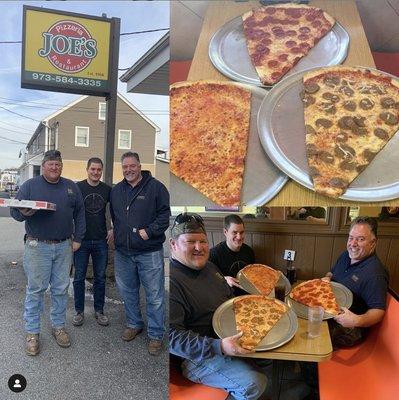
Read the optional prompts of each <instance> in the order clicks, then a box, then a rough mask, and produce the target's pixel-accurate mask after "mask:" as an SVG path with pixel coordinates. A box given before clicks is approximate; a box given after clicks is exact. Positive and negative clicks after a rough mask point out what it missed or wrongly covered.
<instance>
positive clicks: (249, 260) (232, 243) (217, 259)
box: [209, 214, 255, 295]
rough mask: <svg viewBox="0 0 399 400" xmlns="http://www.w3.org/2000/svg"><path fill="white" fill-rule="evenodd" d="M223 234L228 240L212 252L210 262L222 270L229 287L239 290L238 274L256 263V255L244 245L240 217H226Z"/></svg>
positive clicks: (243, 232) (242, 223) (243, 233)
mask: <svg viewBox="0 0 399 400" xmlns="http://www.w3.org/2000/svg"><path fill="white" fill-rule="evenodd" d="M223 233H224V236H226V240H225V241H224V242H221V243H219V244H218V245H216V246H215V247H213V248H212V249H211V250H210V255H209V261H211V262H213V263H214V264H215V265H216V266H217V267H218V268H219V269H220V271H221V272H222V274H223V275H224V277H225V279H226V281H227V283H228V284H229V286H236V287H238V288H239V285H238V280H237V279H236V276H237V273H238V272H239V271H240V270H241V269H242V268H244V267H245V266H246V265H248V264H253V263H254V262H255V253H254V251H253V250H252V248H251V247H250V246H248V245H247V244H245V243H244V239H245V230H244V222H243V220H242V219H241V218H240V217H239V216H238V215H235V214H231V215H228V216H227V217H225V219H224V229H223ZM236 290H238V289H235V291H236ZM235 294H236V295H237V294H241V293H235Z"/></svg>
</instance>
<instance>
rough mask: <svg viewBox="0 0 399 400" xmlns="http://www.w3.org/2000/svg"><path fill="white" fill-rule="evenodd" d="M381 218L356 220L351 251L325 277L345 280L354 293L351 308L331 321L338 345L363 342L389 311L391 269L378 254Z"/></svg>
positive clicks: (333, 337)
mask: <svg viewBox="0 0 399 400" xmlns="http://www.w3.org/2000/svg"><path fill="white" fill-rule="evenodd" d="M376 244H377V221H376V219H374V218H370V217H357V218H356V219H355V220H353V221H352V223H351V226H350V230H349V237H348V241H347V250H346V251H345V252H344V253H343V254H341V256H340V257H339V258H338V260H337V262H336V264H335V265H334V267H333V268H332V269H331V272H329V273H327V275H326V277H325V278H323V279H326V280H330V279H331V280H332V281H335V282H339V283H342V284H343V285H344V286H346V287H347V288H349V289H350V290H351V291H352V293H353V303H352V306H351V307H350V309H347V308H344V309H343V313H341V314H339V315H338V316H336V317H335V318H334V319H335V323H334V321H333V322H332V323H330V332H331V337H332V341H333V345H334V346H335V347H351V346H353V345H355V344H357V343H359V342H360V341H362V340H363V339H364V337H365V334H366V332H367V328H368V327H370V326H373V325H375V324H377V323H378V322H380V321H381V320H382V319H383V317H384V314H385V307H386V296H387V290H388V281H389V277H388V272H387V270H386V269H385V267H384V266H383V264H382V263H381V261H380V259H379V258H378V257H377V255H376V254H375V248H376Z"/></svg>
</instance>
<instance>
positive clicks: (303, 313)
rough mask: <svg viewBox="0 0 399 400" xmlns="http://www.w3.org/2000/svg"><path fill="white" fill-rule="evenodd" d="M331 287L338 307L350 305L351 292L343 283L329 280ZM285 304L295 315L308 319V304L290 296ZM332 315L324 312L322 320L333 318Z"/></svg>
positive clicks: (351, 299)
mask: <svg viewBox="0 0 399 400" xmlns="http://www.w3.org/2000/svg"><path fill="white" fill-rule="evenodd" d="M330 283H331V287H332V290H333V292H334V295H335V298H336V299H337V303H338V305H339V306H340V307H346V308H349V307H350V306H351V305H352V301H353V294H352V292H351V291H350V290H349V289H348V288H347V287H346V286H344V285H342V284H341V283H338V282H333V281H331V282H330ZM287 304H288V305H289V306H290V307H291V308H292V310H294V311H295V313H296V315H297V316H298V317H300V318H304V319H308V308H309V307H308V306H305V305H304V304H301V303H298V302H297V301H295V300H294V299H291V297H289V296H288V297H287ZM333 317H334V316H333V315H332V314H329V313H324V317H323V320H326V319H330V318H333Z"/></svg>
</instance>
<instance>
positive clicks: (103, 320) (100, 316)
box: [94, 311, 109, 326]
mask: <svg viewBox="0 0 399 400" xmlns="http://www.w3.org/2000/svg"><path fill="white" fill-rule="evenodd" d="M94 317H95V318H96V320H97V323H98V324H99V325H102V326H107V325H108V324H109V320H108V317H107V316H106V315H104V313H103V312H100V311H96V312H95V313H94Z"/></svg>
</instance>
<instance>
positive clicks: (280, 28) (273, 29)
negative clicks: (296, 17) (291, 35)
mask: <svg viewBox="0 0 399 400" xmlns="http://www.w3.org/2000/svg"><path fill="white" fill-rule="evenodd" d="M280 31H281V32H284V31H283V28H282V27H281V26H273V28H272V32H273V33H274V34H275V33H276V32H280Z"/></svg>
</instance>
